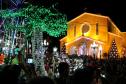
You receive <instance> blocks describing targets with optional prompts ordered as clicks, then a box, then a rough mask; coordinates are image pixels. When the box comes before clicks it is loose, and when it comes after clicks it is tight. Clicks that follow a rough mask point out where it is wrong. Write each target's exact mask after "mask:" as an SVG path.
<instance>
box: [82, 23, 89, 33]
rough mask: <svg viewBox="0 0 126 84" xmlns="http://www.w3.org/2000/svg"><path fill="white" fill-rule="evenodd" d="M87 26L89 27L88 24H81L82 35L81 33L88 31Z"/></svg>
mask: <svg viewBox="0 0 126 84" xmlns="http://www.w3.org/2000/svg"><path fill="white" fill-rule="evenodd" d="M89 28H90V26H89V25H88V24H84V25H83V26H82V35H83V34H84V33H87V32H88V31H89Z"/></svg>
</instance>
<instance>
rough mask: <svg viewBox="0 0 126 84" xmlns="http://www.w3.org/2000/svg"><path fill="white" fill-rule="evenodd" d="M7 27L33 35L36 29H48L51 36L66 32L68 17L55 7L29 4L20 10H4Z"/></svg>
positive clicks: (3, 15)
mask: <svg viewBox="0 0 126 84" xmlns="http://www.w3.org/2000/svg"><path fill="white" fill-rule="evenodd" d="M0 16H1V17H2V18H3V23H4V24H3V26H4V28H5V29H12V30H13V29H14V30H18V31H21V32H24V33H25V34H26V35H31V34H32V32H33V30H34V29H37V28H38V29H39V30H40V31H46V32H47V33H48V34H49V35H50V36H55V37H57V36H60V35H62V34H65V31H66V29H67V24H66V23H67V18H66V16H65V15H64V14H61V13H59V12H58V11H56V10H55V9H47V8H44V7H38V6H33V5H28V6H27V7H25V8H21V9H18V10H2V11H1V13H0Z"/></svg>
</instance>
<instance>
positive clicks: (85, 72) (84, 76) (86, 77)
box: [73, 68, 94, 84]
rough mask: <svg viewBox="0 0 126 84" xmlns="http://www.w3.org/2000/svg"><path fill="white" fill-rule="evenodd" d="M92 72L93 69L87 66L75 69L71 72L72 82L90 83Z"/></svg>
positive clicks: (74, 83)
mask: <svg viewBox="0 0 126 84" xmlns="http://www.w3.org/2000/svg"><path fill="white" fill-rule="evenodd" d="M93 73H94V71H93V70H91V69H89V68H85V69H77V70H76V71H75V73H74V74H73V84H91V82H92V81H93Z"/></svg>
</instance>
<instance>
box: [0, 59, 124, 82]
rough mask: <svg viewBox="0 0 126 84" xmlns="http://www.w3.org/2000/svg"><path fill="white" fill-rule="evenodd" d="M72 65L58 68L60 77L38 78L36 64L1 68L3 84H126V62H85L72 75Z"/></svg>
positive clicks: (63, 65)
mask: <svg viewBox="0 0 126 84" xmlns="http://www.w3.org/2000/svg"><path fill="white" fill-rule="evenodd" d="M70 68H71V65H70V64H69V63H67V62H66V61H64V62H60V63H59V64H58V66H57V69H58V73H59V75H58V76H55V77H51V76H49V74H48V75H47V76H38V75H37V73H36V71H35V67H34V64H19V65H15V64H11V65H1V66H0V81H1V84H2V83H3V84H7V83H11V84H126V81H125V79H126V75H125V74H126V71H125V70H126V61H125V59H121V60H115V59H113V60H100V61H99V60H92V59H88V60H87V63H85V62H83V68H77V69H76V70H75V71H73V73H72V74H70Z"/></svg>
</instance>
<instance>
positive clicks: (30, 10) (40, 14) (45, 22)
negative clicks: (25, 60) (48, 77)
mask: <svg viewBox="0 0 126 84" xmlns="http://www.w3.org/2000/svg"><path fill="white" fill-rule="evenodd" d="M0 16H1V17H2V19H3V26H4V28H5V30H7V31H8V30H9V31H20V32H22V33H23V34H24V35H25V37H24V38H25V45H24V47H26V46H27V45H28V44H27V43H28V40H29V39H28V38H29V37H31V39H30V40H31V41H32V56H33V60H34V64H35V67H36V68H39V70H40V74H42V69H40V68H41V67H43V55H44V54H43V51H44V50H43V45H42V44H41V42H42V41H43V32H44V31H45V32H47V33H48V34H49V35H50V36H54V37H58V36H60V35H62V34H65V31H66V29H67V18H66V16H65V15H64V14H61V13H60V12H58V11H57V10H55V9H54V8H51V9H49V8H45V7H43V6H42V7H38V6H33V5H31V4H28V6H26V7H24V8H20V9H17V10H14V11H13V10H8V9H6V10H2V11H1V13H0ZM36 46H37V47H36ZM23 50H24V48H23ZM38 65H40V66H38Z"/></svg>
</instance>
